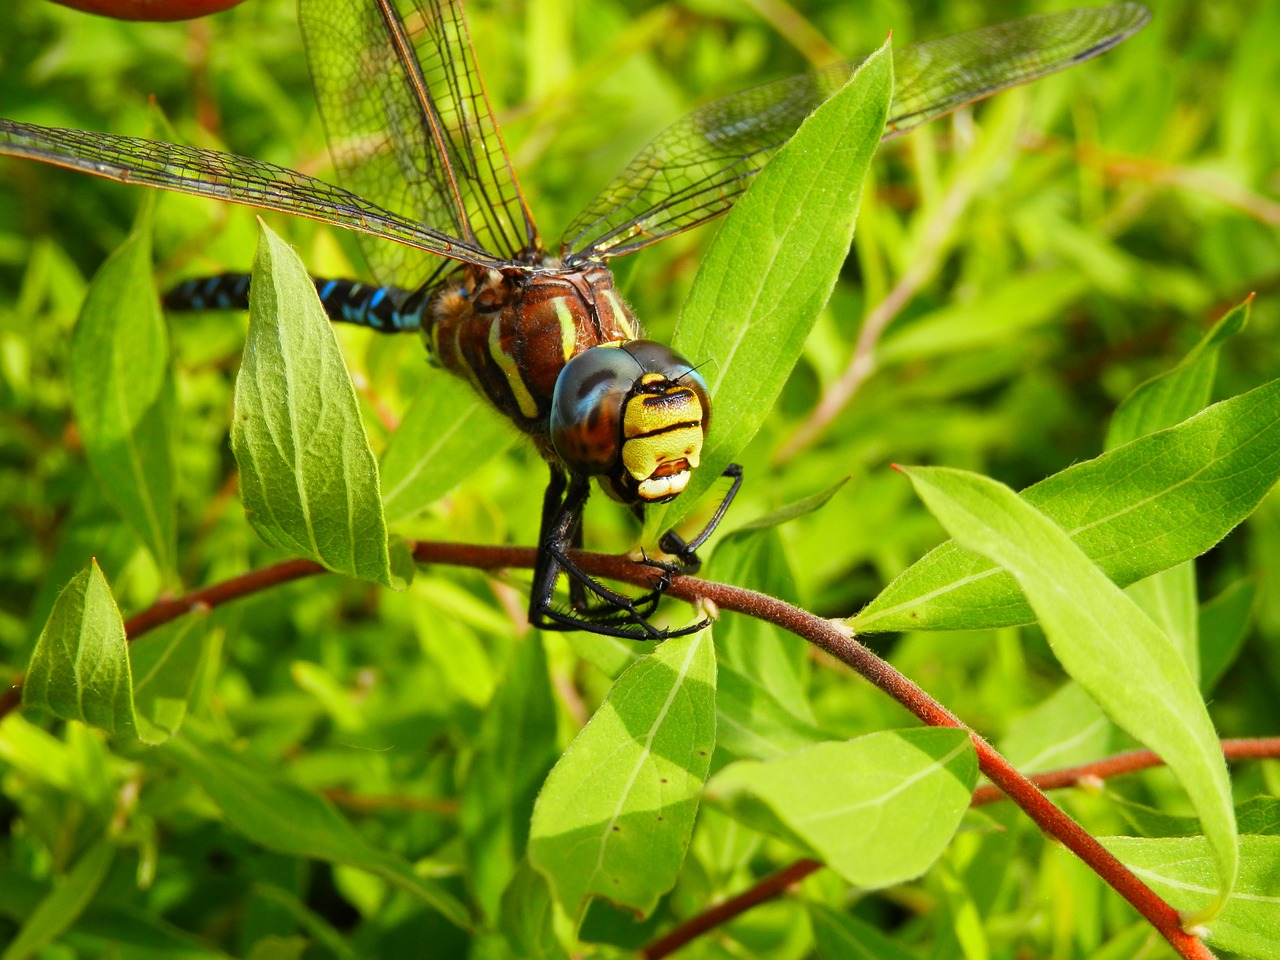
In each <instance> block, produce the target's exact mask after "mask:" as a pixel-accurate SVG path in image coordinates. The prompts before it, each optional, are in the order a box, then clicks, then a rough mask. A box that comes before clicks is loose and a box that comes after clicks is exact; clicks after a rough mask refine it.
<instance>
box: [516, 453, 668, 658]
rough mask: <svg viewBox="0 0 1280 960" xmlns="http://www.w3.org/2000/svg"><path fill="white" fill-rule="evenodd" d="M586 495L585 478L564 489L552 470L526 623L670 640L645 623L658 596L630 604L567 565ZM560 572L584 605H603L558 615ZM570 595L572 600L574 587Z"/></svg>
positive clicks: (561, 476) (562, 478)
mask: <svg viewBox="0 0 1280 960" xmlns="http://www.w3.org/2000/svg"><path fill="white" fill-rule="evenodd" d="M590 492H591V486H590V481H589V480H588V478H586V477H581V476H575V475H570V476H569V477H568V478H567V484H566V481H565V476H564V474H563V473H562V472H560V471H557V470H556V469H555V468H554V467H553V468H552V472H551V482H550V484H549V486H548V489H547V494H546V496H545V497H544V499H543V529H542V532H541V533H540V534H539V544H538V558H537V561H536V563H535V565H534V576H533V587H532V589H531V591H530V596H529V622H530V623H532V624H533V625H534V626H535V627H539V628H542V629H550V630H587V631H590V632H594V633H602V634H605V635H607V636H615V637H629V638H632V639H637V640H661V639H663V638H665V637H667V636H669V635H671V634H668V633H667V632H666V631H663V630H659V629H658V628H657V627H654V626H653V625H652V624H650V623H649V621H648V616H649V614H651V613H652V612H653V610H654V608H655V607H656V606H657V599H658V598H657V595H656V593H655V594H654V595H652V596H646V597H642V598H641V599H640V600H639V601H635V600H632V599H631V598H630V597H627V596H624V595H623V594H620V593H617V592H615V591H613V590H610V589H609V588H608V587H606V586H605V585H604V584H602V583H600V582H599V581H597V580H595V579H594V578H592V577H591V576H590V575H589V574H588V573H587V572H586V571H585V570H583V569H582V568H581V567H579V566H578V565H577V564H576V563H574V562H573V560H572V559H570V557H569V554H568V547H569V545H570V544H571V543H573V542H574V539H575V536H576V534H577V531H578V529H579V527H580V524H581V521H582V509H583V507H584V506H585V505H586V502H587V496H588V494H589V493H590ZM561 572H564V573H565V574H567V575H568V577H569V579H570V583H571V584H574V583H576V584H577V585H578V588H579V589H580V590H581V592H582V596H583V598H584V600H585V598H586V597H587V596H588V595H594V596H595V597H596V598H598V599H599V600H600V601H602V602H601V603H599V604H597V605H596V606H594V607H591V606H590V605H589V604H587V603H585V602H584V603H583V606H584V607H585V608H586V610H585V612H567V611H560V610H556V609H555V607H554V606H553V596H554V593H555V585H556V581H557V580H558V579H559V576H560V573H561ZM570 591H571V594H572V591H573V587H572V586H571V587H570ZM683 632H687V631H682V633H683Z"/></svg>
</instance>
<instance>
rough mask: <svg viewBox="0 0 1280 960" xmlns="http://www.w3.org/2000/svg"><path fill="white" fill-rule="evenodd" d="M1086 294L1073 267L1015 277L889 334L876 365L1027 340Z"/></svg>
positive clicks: (1082, 283) (877, 353)
mask: <svg viewBox="0 0 1280 960" xmlns="http://www.w3.org/2000/svg"><path fill="white" fill-rule="evenodd" d="M1086 289H1088V285H1087V283H1086V281H1085V279H1084V278H1083V277H1081V276H1080V271H1079V270H1076V269H1075V268H1074V267H1065V268H1061V269H1058V270H1043V271H1039V272H1036V273H1029V274H1018V275H1014V276H1012V277H1009V278H1008V279H1007V280H1006V281H1005V282H1004V283H1003V284H1001V285H1000V286H998V287H996V288H994V289H993V290H991V291H990V292H989V293H987V294H985V295H983V296H980V297H976V298H973V299H971V300H966V301H963V302H958V303H953V304H949V305H948V306H946V307H943V308H942V309H940V310H936V311H934V312H933V313H931V314H928V315H927V316H924V317H921V318H920V319H919V320H916V321H915V322H913V323H911V324H904V325H903V326H901V327H900V328H897V329H893V330H891V331H890V332H889V333H888V334H887V335H886V336H885V338H884V343H883V345H882V346H881V347H880V348H879V349H877V351H876V363H877V366H879V367H882V368H883V367H885V366H889V365H893V364H902V363H912V362H916V361H919V360H923V359H927V358H929V357H938V356H952V355H954V354H956V353H959V352H960V351H963V350H976V349H979V348H982V347H988V346H990V345H991V344H994V343H1004V342H1006V341H1009V340H1011V339H1013V338H1015V337H1017V336H1019V335H1023V336H1025V335H1026V331H1027V330H1029V329H1032V328H1034V327H1038V326H1042V325H1044V324H1046V323H1051V322H1054V321H1057V320H1059V319H1060V318H1061V316H1062V312H1063V311H1064V310H1065V309H1066V308H1067V306H1068V305H1069V304H1071V303H1072V302H1073V301H1075V300H1078V299H1079V298H1080V295H1081V294H1082V293H1083V292H1084V291H1085V290H1086Z"/></svg>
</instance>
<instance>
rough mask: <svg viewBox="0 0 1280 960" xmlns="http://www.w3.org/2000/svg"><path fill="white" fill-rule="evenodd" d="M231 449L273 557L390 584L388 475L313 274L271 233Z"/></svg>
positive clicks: (254, 302) (254, 290)
mask: <svg viewBox="0 0 1280 960" xmlns="http://www.w3.org/2000/svg"><path fill="white" fill-rule="evenodd" d="M249 316H250V323H249V337H248V340H247V341H246V343H245V350H244V360H243V362H242V363H241V365H240V374H239V376H238V377H237V378H236V398H235V419H234V421H233V425H232V429H231V448H232V450H233V451H234V452H235V455H236V462H237V463H238V464H239V465H240V492H241V496H242V498H243V499H244V505H245V512H246V513H247V514H248V516H249V519H250V521H251V522H252V523H253V525H254V528H255V529H256V530H257V531H258V533H259V535H260V536H261V537H262V539H264V540H265V541H267V543H269V544H271V545H272V546H276V547H279V548H280V549H282V550H287V551H289V552H290V553H294V554H297V555H299V556H303V557H309V558H311V559H312V560H315V561H316V562H317V563H320V564H323V565H324V566H326V567H328V568H329V569H330V570H333V571H334V572H336V573H345V574H347V575H349V576H353V577H361V578H363V579H366V580H373V581H374V582H376V583H381V584H383V585H386V586H390V585H391V584H392V577H391V565H390V563H391V562H390V559H389V557H388V553H387V528H386V522H385V521H384V519H383V516H382V493H381V490H380V489H379V486H378V464H377V461H376V460H375V459H374V456H373V451H372V450H371V449H370V448H369V440H368V438H367V437H366V436H365V432H364V425H363V423H362V422H361V420H360V405H359V403H358V402H357V400H356V391H355V387H354V386H353V385H352V383H351V377H350V375H349V374H348V373H347V368H346V366H345V365H344V363H343V360H342V353H341V351H340V350H339V349H338V341H337V339H336V338H335V337H334V335H333V330H332V329H331V328H330V325H329V319H328V318H327V317H326V316H325V314H324V310H323V309H322V308H321V306H320V301H319V299H318V298H317V296H316V290H315V285H314V284H313V283H312V282H311V279H310V277H309V276H308V275H307V270H306V267H304V266H303V264H302V262H301V261H300V260H299V259H298V256H297V254H296V253H294V252H293V250H292V249H290V247H289V245H288V244H286V243H285V242H284V241H283V240H281V239H280V238H279V237H277V236H276V235H275V234H274V233H272V232H271V231H270V230H269V229H268V228H267V227H266V225H265V224H264V225H263V226H262V239H261V242H260V243H259V245H258V255H257V258H256V259H255V260H254V274H253V282H252V284H251V286H250V309H249Z"/></svg>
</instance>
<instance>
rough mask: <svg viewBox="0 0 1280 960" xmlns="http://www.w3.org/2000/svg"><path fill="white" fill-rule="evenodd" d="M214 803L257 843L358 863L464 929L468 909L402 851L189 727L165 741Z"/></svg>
mask: <svg viewBox="0 0 1280 960" xmlns="http://www.w3.org/2000/svg"><path fill="white" fill-rule="evenodd" d="M160 749H163V750H164V751H165V753H166V754H167V755H168V756H170V757H171V758H172V759H173V760H174V761H175V762H176V763H177V764H178V766H180V767H181V768H182V769H183V770H184V771H185V772H186V773H187V774H188V775H189V776H191V777H192V778H193V779H194V780H195V781H196V782H197V783H198V784H199V785H200V787H201V788H202V789H203V790H204V792H205V793H207V794H208V795H209V798H210V799H211V800H213V802H214V803H215V804H217V806H218V808H219V809H220V810H221V811H222V815H223V817H225V818H226V822H227V826H228V827H230V828H231V829H232V830H234V831H236V832H237V833H239V834H241V835H243V836H245V837H247V838H248V839H249V840H251V841H252V842H254V843H256V844H259V845H261V846H263V847H266V848H267V849H268V850H274V851H276V852H277V853H283V854H286V855H288V856H293V857H302V858H305V859H319V860H327V861H329V862H332V863H341V864H346V865H347V866H351V867H357V868H359V869H361V870H367V871H368V872H370V873H372V874H375V875H377V876H379V877H382V878H384V879H386V880H389V881H391V882H392V883H394V884H395V885H396V886H398V887H400V888H401V889H403V890H405V891H406V892H408V893H410V894H412V895H413V896H415V897H417V898H418V899H419V900H421V901H422V902H424V903H426V904H427V905H428V906H430V907H432V908H434V909H435V910H438V911H439V912H440V913H441V914H442V915H443V916H444V917H445V918H447V919H448V920H449V921H450V922H452V923H454V924H456V925H457V926H459V927H462V928H464V929H465V928H467V927H468V926H469V925H470V918H469V917H468V916H467V910H466V908H465V907H464V906H463V905H462V904H461V903H459V902H458V900H457V898H455V897H454V896H453V895H452V894H451V893H449V892H448V891H447V890H445V889H444V888H443V887H441V886H440V885H439V884H437V883H435V882H433V881H431V880H428V879H426V878H424V877H420V876H418V875H417V874H416V873H414V871H413V868H412V867H411V866H410V865H409V864H408V863H407V862H406V861H404V860H402V859H401V858H400V857H397V856H395V855H394V854H391V853H387V852H385V851H382V850H379V849H377V848H375V847H373V846H371V845H370V844H369V842H368V841H367V840H365V839H364V838H363V837H362V836H360V834H359V833H357V832H356V830H355V828H353V827H352V826H351V824H350V823H349V822H348V821H347V820H346V819H345V818H344V817H343V816H342V815H341V814H340V813H338V811H337V810H335V809H334V808H333V805H332V804H330V803H329V802H328V801H327V800H325V799H323V798H322V797H319V796H317V795H316V794H314V793H311V792H309V791H307V790H304V789H302V788H301V787H299V786H297V785H295V784H293V783H290V782H289V781H287V780H284V779H281V778H279V777H276V776H274V775H273V774H271V773H270V772H268V771H266V770H263V769H258V768H253V767H250V766H249V765H248V764H246V763H245V762H244V761H243V760H241V759H240V758H239V757H237V756H236V755H235V754H233V753H232V752H231V751H230V750H228V749H227V748H226V747H224V746H222V745H220V744H218V743H215V742H213V741H212V740H206V739H204V738H203V737H200V736H199V735H197V734H195V733H194V732H193V731H192V730H191V725H190V724H188V726H187V729H186V730H184V731H183V733H182V734H181V735H179V736H177V737H174V738H173V739H172V740H170V741H169V742H168V743H166V744H165V745H164V746H163V747H162V748H160Z"/></svg>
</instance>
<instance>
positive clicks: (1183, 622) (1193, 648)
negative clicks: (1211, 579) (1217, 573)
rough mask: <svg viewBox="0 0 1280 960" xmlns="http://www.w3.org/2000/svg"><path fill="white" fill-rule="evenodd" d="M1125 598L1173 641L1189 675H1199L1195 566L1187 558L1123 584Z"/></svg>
mask: <svg viewBox="0 0 1280 960" xmlns="http://www.w3.org/2000/svg"><path fill="white" fill-rule="evenodd" d="M1125 593H1127V594H1128V595H1129V599H1130V600H1132V601H1133V602H1134V603H1136V604H1137V605H1138V608H1139V609H1140V610H1142V612H1143V613H1145V614H1146V615H1147V616H1148V617H1150V618H1151V622H1152V623H1154V624H1155V625H1156V626H1157V627H1159V628H1160V632H1161V633H1163V634H1164V635H1165V636H1166V637H1168V638H1169V640H1170V641H1171V642H1172V643H1173V648H1174V649H1175V650H1177V651H1178V656H1180V657H1182V659H1183V660H1185V661H1186V664H1187V668H1188V669H1189V670H1190V671H1191V676H1193V677H1196V678H1198V677H1199V676H1200V636H1199V633H1198V630H1199V611H1198V610H1197V608H1196V601H1197V591H1196V565H1195V563H1194V562H1193V561H1191V560H1187V561H1185V562H1183V563H1180V564H1178V565H1177V566H1176V567H1170V568H1169V569H1168V570H1161V571H1160V572H1159V573H1156V574H1152V575H1151V576H1149V577H1147V578H1146V579H1145V580H1139V581H1138V582H1137V583H1131V584H1129V586H1127V587H1125Z"/></svg>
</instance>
